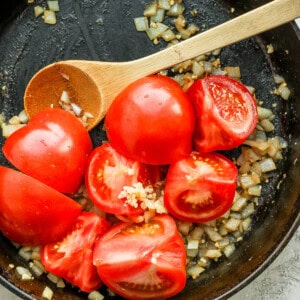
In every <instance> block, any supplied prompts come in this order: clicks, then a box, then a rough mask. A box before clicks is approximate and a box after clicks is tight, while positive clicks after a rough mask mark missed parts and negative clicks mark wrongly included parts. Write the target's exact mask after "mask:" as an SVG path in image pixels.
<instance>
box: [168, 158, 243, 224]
mask: <svg viewBox="0 0 300 300" xmlns="http://www.w3.org/2000/svg"><path fill="white" fill-rule="evenodd" d="M237 175H238V171H237V168H236V166H235V165H234V164H233V162H232V161H230V160H229V159H227V158H226V157H225V156H223V155H221V154H218V153H214V152H212V153H198V152H193V153H192V154H191V155H190V156H189V157H188V158H186V159H183V160H181V161H178V162H177V163H175V164H173V165H171V166H170V168H169V171H168V175H167V180H166V186H165V194H164V203H165V206H166V208H167V210H168V212H169V213H170V214H171V215H173V216H175V217H176V218H178V219H179V220H183V221H188V222H196V223H201V222H208V221H211V220H214V219H216V218H218V217H220V216H221V215H223V214H224V213H225V212H226V211H227V210H228V209H229V208H230V207H231V205H232V202H233V199H234V195H235V189H236V181H237Z"/></svg>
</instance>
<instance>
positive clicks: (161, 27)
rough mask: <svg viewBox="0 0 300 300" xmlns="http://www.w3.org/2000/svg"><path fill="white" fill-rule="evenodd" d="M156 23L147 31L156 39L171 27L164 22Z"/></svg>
mask: <svg viewBox="0 0 300 300" xmlns="http://www.w3.org/2000/svg"><path fill="white" fill-rule="evenodd" d="M155 24H156V25H155V26H154V27H151V26H150V27H149V29H148V30H147V31H146V33H147V35H148V37H149V39H150V40H154V39H156V38H158V37H160V36H161V35H162V34H163V33H164V32H165V31H166V30H168V29H169V27H168V26H167V25H165V24H163V23H155Z"/></svg>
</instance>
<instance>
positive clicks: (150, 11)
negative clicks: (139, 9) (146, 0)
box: [144, 1, 157, 17]
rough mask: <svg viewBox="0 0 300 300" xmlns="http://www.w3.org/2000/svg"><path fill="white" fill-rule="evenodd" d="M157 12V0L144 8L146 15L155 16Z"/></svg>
mask: <svg viewBox="0 0 300 300" xmlns="http://www.w3.org/2000/svg"><path fill="white" fill-rule="evenodd" d="M156 13H157V1H153V2H151V3H150V4H148V5H147V6H146V8H145V9H144V16H145V17H153V16H155V15H156Z"/></svg>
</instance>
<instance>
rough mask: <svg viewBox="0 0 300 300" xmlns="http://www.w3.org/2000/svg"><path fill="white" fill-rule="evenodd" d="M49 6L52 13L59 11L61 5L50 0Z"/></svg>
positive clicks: (54, 0)
mask: <svg viewBox="0 0 300 300" xmlns="http://www.w3.org/2000/svg"><path fill="white" fill-rule="evenodd" d="M47 5H48V8H49V10H51V11H59V4H58V1H57V0H49V1H47Z"/></svg>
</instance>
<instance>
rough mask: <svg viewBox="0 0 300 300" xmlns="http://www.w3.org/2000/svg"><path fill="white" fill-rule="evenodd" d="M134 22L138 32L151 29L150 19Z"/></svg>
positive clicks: (135, 20) (143, 18)
mask: <svg viewBox="0 0 300 300" xmlns="http://www.w3.org/2000/svg"><path fill="white" fill-rule="evenodd" d="M133 21H134V25H135V28H136V30H137V31H146V30H148V29H149V24H148V19H147V18H146V17H138V18H134V20H133Z"/></svg>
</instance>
